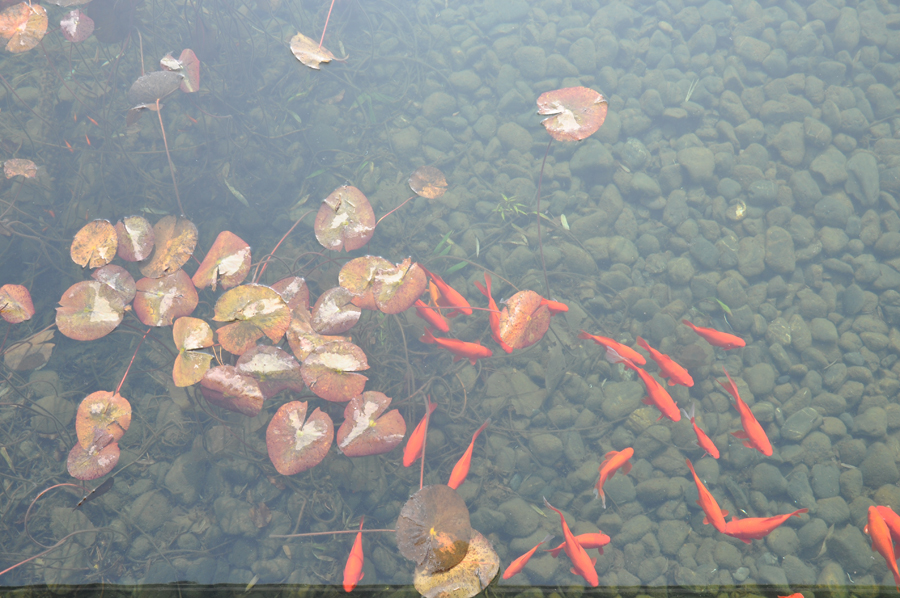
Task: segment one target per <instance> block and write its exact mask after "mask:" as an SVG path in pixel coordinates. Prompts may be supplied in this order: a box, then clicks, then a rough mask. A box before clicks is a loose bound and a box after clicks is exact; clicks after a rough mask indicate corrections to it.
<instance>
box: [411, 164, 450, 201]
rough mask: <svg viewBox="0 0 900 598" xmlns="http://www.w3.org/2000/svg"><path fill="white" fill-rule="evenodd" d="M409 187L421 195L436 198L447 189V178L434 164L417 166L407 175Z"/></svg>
mask: <svg viewBox="0 0 900 598" xmlns="http://www.w3.org/2000/svg"><path fill="white" fill-rule="evenodd" d="M409 188H410V189H412V190H413V192H414V193H415V194H416V195H419V196H421V197H425V198H427V199H437V198H438V197H440V196H441V195H443V194H444V192H445V191H447V179H446V178H444V173H443V172H441V171H440V170H439V169H437V168H435V167H434V166H419V167H418V168H416V170H415V171H414V172H413V173H412V175H410V177H409Z"/></svg>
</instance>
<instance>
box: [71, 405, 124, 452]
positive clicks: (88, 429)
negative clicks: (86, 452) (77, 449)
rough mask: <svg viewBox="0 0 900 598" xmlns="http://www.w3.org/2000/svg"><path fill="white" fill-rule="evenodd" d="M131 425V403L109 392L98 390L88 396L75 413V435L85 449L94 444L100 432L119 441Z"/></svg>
mask: <svg viewBox="0 0 900 598" xmlns="http://www.w3.org/2000/svg"><path fill="white" fill-rule="evenodd" d="M130 425H131V403H129V402H128V400H127V399H126V398H125V397H123V396H122V395H120V394H116V393H114V392H109V391H108V390H98V391H97V392H93V393H91V394H89V395H88V396H86V397H85V398H84V399H83V400H82V401H81V404H79V405H78V411H76V413H75V434H76V435H77V436H78V444H80V445H81V447H82V448H84V449H88V448H90V446H91V444H93V443H94V439H95V438H96V437H97V434H98V431H100V432H103V433H105V434H109V435H110V436H111V437H112V439H113V440H114V441H118V440H119V439H120V438H122V436H124V435H125V431H126V430H128V426H130Z"/></svg>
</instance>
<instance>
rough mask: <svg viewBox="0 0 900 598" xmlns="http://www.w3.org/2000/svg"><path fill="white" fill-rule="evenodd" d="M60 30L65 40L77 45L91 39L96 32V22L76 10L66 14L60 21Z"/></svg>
mask: <svg viewBox="0 0 900 598" xmlns="http://www.w3.org/2000/svg"><path fill="white" fill-rule="evenodd" d="M88 1H90V0H88ZM73 4H83V2H74V3H73ZM59 29H60V31H62V34H63V37H64V38H66V39H67V40H69V41H70V42H73V43H76V44H77V43H78V42H83V41H84V40H86V39H87V38H89V37H90V36H91V34H92V33H93V32H94V20H93V19H92V18H90V17H89V16H87V15H86V14H84V13H83V12H81V11H80V10H78V9H77V8H76V9H75V10H73V11H71V12H68V13H66V16H64V17H63V18H62V19H61V20H60V21H59Z"/></svg>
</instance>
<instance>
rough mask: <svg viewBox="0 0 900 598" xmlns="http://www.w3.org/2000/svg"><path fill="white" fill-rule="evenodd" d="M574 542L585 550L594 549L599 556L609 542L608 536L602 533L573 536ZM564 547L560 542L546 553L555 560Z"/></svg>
mask: <svg viewBox="0 0 900 598" xmlns="http://www.w3.org/2000/svg"><path fill="white" fill-rule="evenodd" d="M575 540H577V541H578V543H579V544H581V547H582V548H584V549H585V550H590V549H591V548H596V549H597V552H599V553H600V554H603V547H604V546H606V545H607V544H609V542H610V539H609V536H607V535H606V534H604V533H603V532H596V533H593V534H578V535H577V536H575ZM565 547H566V543H565V542H562V543H561V544H560V545H559V546H557V547H556V548H551V549H550V550H547V551H546V552H549V553H550V555H551V556H552V557H553V558H556V557H558V556H559V553H560V551H561V550H563V549H564V548H565Z"/></svg>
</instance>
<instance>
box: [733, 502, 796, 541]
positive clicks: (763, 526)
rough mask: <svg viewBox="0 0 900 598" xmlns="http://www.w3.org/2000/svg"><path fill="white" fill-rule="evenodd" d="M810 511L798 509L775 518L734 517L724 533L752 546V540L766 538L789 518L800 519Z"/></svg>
mask: <svg viewBox="0 0 900 598" xmlns="http://www.w3.org/2000/svg"><path fill="white" fill-rule="evenodd" d="M808 510H809V509H797V510H796V511H794V512H793V513H785V514H784V515H775V516H774V517H748V518H746V519H737V518H735V517H732V518H731V521H729V522H728V523H726V524H725V530H724V533H725V534H726V535H728V536H731V537H732V538H737V539H738V540H740V541H741V542H744V543H745V544H750V540H760V539H762V538H765V537H766V536H768V535H769V533H770V532H771V531H772V530H773V529H775V528H776V527H778V526H779V525H781V524H782V523H784V522H785V521H787V520H788V518H790V517H799V516H800V515H801V514H802V513H806V512H807V511H808Z"/></svg>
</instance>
